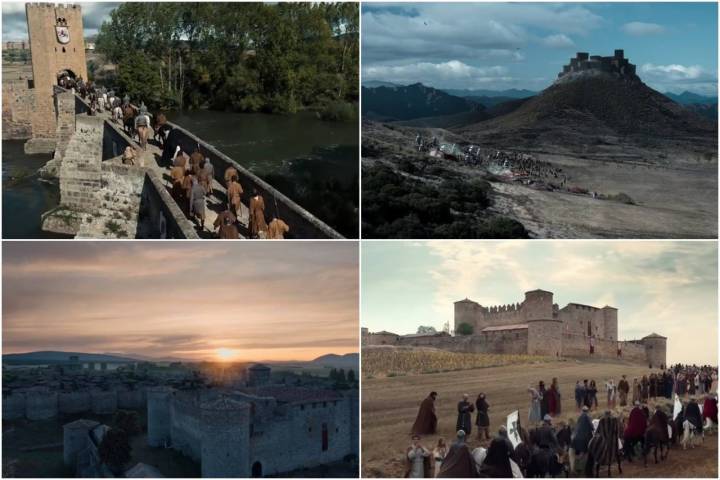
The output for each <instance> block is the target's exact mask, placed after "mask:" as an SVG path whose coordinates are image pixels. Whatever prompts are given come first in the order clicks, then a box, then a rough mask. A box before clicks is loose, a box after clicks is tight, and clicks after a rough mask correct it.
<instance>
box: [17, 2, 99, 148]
mask: <svg viewBox="0 0 720 480" xmlns="http://www.w3.org/2000/svg"><path fill="white" fill-rule="evenodd" d="M25 13H26V16H27V24H28V35H29V37H30V51H31V55H32V70H33V89H34V106H33V109H32V113H31V118H30V122H31V124H32V135H33V136H32V138H31V139H30V140H29V141H28V146H27V147H26V149H27V150H28V151H36V152H38V151H43V150H44V151H47V152H51V151H53V150H54V149H55V130H56V118H55V108H54V99H53V87H54V86H55V85H57V80H58V73H59V72H60V71H62V70H66V71H68V73H70V74H71V75H74V76H75V77H82V78H83V79H84V80H87V61H86V59H85V40H84V39H83V21H82V10H81V8H80V6H79V5H55V4H52V3H28V4H26V6H25ZM32 144H35V146H32Z"/></svg>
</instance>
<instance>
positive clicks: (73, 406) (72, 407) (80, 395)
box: [58, 392, 92, 413]
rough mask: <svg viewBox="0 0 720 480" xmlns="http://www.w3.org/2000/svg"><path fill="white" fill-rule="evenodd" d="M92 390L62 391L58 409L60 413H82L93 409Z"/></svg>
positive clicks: (59, 395)
mask: <svg viewBox="0 0 720 480" xmlns="http://www.w3.org/2000/svg"><path fill="white" fill-rule="evenodd" d="M91 405H92V402H91V399H90V392H60V393H59V394H58V410H59V412H60V413H81V412H87V411H89V410H90V409H91Z"/></svg>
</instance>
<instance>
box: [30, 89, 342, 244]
mask: <svg viewBox="0 0 720 480" xmlns="http://www.w3.org/2000/svg"><path fill="white" fill-rule="evenodd" d="M54 102H55V108H56V118H57V128H56V135H55V137H56V146H55V155H54V158H53V160H52V161H51V162H49V164H48V165H47V166H46V167H45V168H44V169H43V171H41V175H45V176H48V177H57V178H58V179H59V184H60V204H59V205H58V206H57V207H56V208H54V209H52V210H51V211H49V212H46V213H45V214H43V218H42V227H43V229H44V230H46V231H51V232H56V233H62V234H68V235H73V236H75V237H77V238H216V235H215V234H214V233H213V232H214V227H213V223H214V222H215V219H216V218H217V215H218V214H219V213H220V212H222V211H223V210H224V209H225V206H226V205H227V196H226V190H225V186H224V178H223V176H224V172H225V170H226V169H227V168H228V167H230V166H232V167H234V168H235V169H236V170H237V171H238V172H239V176H240V179H239V180H240V184H241V185H242V187H243V190H244V192H245V193H244V194H243V199H242V200H243V206H242V212H241V215H240V218H239V224H240V225H239V230H240V235H241V238H247V237H249V228H248V209H247V205H248V202H249V199H250V195H251V192H252V191H253V189H256V190H257V191H258V192H259V193H260V194H261V195H262V196H263V198H264V199H265V202H266V205H267V206H268V210H269V211H270V212H272V213H273V214H275V215H277V216H278V217H279V218H282V219H283V220H284V221H285V222H286V223H287V224H288V225H289V226H290V232H289V234H288V235H287V238H342V236H341V235H340V234H339V233H338V232H336V231H335V230H334V229H332V228H331V227H329V226H328V225H326V224H325V223H324V222H322V221H321V220H319V219H318V218H317V217H315V216H314V215H312V214H311V213H310V212H308V211H307V210H305V209H304V208H302V207H301V206H299V205H298V204H297V203H295V202H294V201H292V200H291V199H289V198H288V197H286V196H285V195H283V194H282V193H281V192H279V191H278V190H276V189H275V188H274V187H272V186H271V185H269V184H268V183H267V182H265V181H264V180H262V179H261V178H259V177H258V176H256V175H255V174H253V173H252V172H250V171H249V170H247V169H246V168H244V167H243V166H241V165H240V164H238V163H237V162H235V161H234V160H233V159H231V158H229V157H228V156H227V155H225V154H223V153H222V152H220V151H219V150H217V149H216V148H215V147H213V146H212V145H210V144H208V143H207V142H205V141H204V140H202V139H200V138H198V137H197V136H196V135H194V134H192V133H191V132H189V131H187V130H185V129H183V128H182V127H180V126H178V125H175V124H172V123H170V122H168V123H169V125H170V126H171V127H172V131H171V134H170V137H169V139H168V144H167V148H166V151H165V152H163V151H162V150H161V149H160V148H159V146H158V145H157V143H155V142H153V141H152V140H151V141H150V143H149V144H148V147H147V150H146V151H144V152H143V151H142V149H141V148H140V147H139V145H138V144H137V142H136V141H135V140H134V139H133V138H130V137H128V136H127V135H126V134H125V132H124V131H123V129H122V126H121V125H119V124H118V123H116V122H114V121H113V120H112V119H111V118H110V114H109V112H104V111H103V112H98V114H97V115H94V116H90V115H88V111H89V110H90V107H89V105H88V104H87V103H86V102H85V101H84V100H83V99H82V98H80V97H79V96H77V95H75V94H73V93H72V92H70V91H67V90H65V89H62V88H60V87H55V88H54ZM150 138H151V139H152V133H151V134H150ZM176 145H179V146H181V148H182V149H183V150H184V151H186V152H192V151H193V150H194V148H195V147H196V146H197V145H199V146H200V148H201V151H202V153H203V154H204V155H205V157H207V158H209V159H210V162H211V163H212V165H213V167H214V169H215V179H214V181H213V193H212V194H211V195H208V196H207V197H206V219H205V225H204V226H203V228H202V229H200V228H198V227H197V226H195V225H194V224H193V223H192V222H191V221H190V220H189V219H188V218H187V217H186V215H185V214H184V213H183V209H182V208H180V206H179V205H178V204H177V203H176V201H175V200H174V198H173V197H172V196H171V195H170V191H171V187H172V181H171V178H170V168H171V166H172V154H173V152H174V151H175V146H176ZM127 146H132V147H134V148H135V149H136V151H137V152H141V155H140V159H139V161H137V160H136V165H124V164H123V163H122V159H121V157H122V153H123V151H124V150H125V148H126V147H127Z"/></svg>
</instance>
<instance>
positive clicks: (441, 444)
mask: <svg viewBox="0 0 720 480" xmlns="http://www.w3.org/2000/svg"><path fill="white" fill-rule="evenodd" d="M447 452H448V449H447V445H445V439H444V438H439V439H438V443H437V445H436V446H435V448H434V449H433V460H434V461H435V472H434V476H435V477H437V476H438V474H439V473H440V467H441V466H442V462H443V460H445V457H447Z"/></svg>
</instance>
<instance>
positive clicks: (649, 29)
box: [621, 22, 666, 37]
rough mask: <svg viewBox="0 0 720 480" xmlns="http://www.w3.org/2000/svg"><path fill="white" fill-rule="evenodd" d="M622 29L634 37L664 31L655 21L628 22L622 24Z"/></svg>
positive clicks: (657, 33)
mask: <svg viewBox="0 0 720 480" xmlns="http://www.w3.org/2000/svg"><path fill="white" fill-rule="evenodd" d="M621 28H622V31H623V32H625V33H626V34H628V35H632V36H635V37H644V36H647V35H660V34H662V33H665V31H666V29H665V27H663V26H662V25H658V24H657V23H645V22H629V23H626V24H624V25H623V26H622V27H621Z"/></svg>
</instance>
